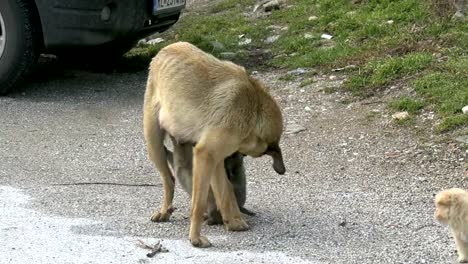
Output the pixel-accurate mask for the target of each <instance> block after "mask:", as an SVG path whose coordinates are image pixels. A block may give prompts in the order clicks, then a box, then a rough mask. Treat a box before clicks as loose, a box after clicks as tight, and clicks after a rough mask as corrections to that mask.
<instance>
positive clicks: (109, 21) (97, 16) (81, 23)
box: [36, 0, 185, 49]
mask: <svg viewBox="0 0 468 264" xmlns="http://www.w3.org/2000/svg"><path fill="white" fill-rule="evenodd" d="M36 4H37V8H38V11H39V14H40V18H41V25H42V30H43V35H44V45H45V48H46V49H54V48H64V47H83V46H96V45H103V44H106V43H110V42H113V41H116V40H119V39H125V40H137V39H139V38H143V37H145V36H147V35H150V34H152V33H155V32H161V31H164V30H165V29H167V28H168V27H170V26H171V25H173V24H174V23H176V22H177V20H178V19H179V15H180V12H181V10H182V9H183V8H184V7H185V6H179V7H176V8H171V9H166V10H163V11H161V12H159V13H156V14H153V1H152V0H133V1H128V0H111V1H109V0H68V1H63V0H62V1H51V0H36ZM109 11H110V12H109Z"/></svg>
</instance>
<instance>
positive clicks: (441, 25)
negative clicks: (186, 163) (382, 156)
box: [125, 0, 468, 131]
mask: <svg viewBox="0 0 468 264" xmlns="http://www.w3.org/2000/svg"><path fill="white" fill-rule="evenodd" d="M256 3H257V1H256V0H222V1H217V2H213V3H210V5H209V6H208V8H204V9H198V10H197V11H196V12H193V13H192V14H188V15H186V16H183V17H181V19H180V20H179V22H177V24H176V25H175V26H173V27H172V28H171V29H170V30H168V31H167V32H165V33H163V34H162V37H163V38H164V39H165V40H166V41H165V42H163V43H160V44H158V45H154V46H147V47H143V48H136V49H134V50H132V51H131V52H129V53H127V54H126V55H125V60H127V61H128V62H129V64H138V63H141V64H143V65H145V66H144V67H145V68H146V67H147V63H149V60H150V59H151V57H153V56H154V55H155V54H156V53H157V52H158V50H159V49H160V48H162V47H164V46H166V45H168V44H170V43H173V42H175V41H188V42H191V43H193V44H195V45H196V46H198V47H200V48H201V49H203V50H205V51H207V52H210V53H212V54H213V55H215V56H220V55H221V53H222V52H235V53H236V56H235V58H233V59H232V60H233V61H234V62H236V63H240V64H242V65H245V66H246V67H248V68H255V67H264V66H266V67H269V68H281V69H287V70H290V69H296V68H299V67H303V68H317V69H320V70H321V71H324V72H328V71H329V70H330V69H332V68H337V67H345V66H347V65H351V64H353V65H357V66H358V68H357V69H353V70H351V71H346V73H347V74H348V76H349V78H348V80H347V81H346V82H345V85H344V88H345V89H347V90H349V91H352V92H353V94H354V95H356V96H359V97H360V96H364V97H366V96H373V95H378V94H379V93H380V92H381V91H382V90H384V89H386V88H387V87H390V86H392V85H397V87H403V86H405V85H406V86H408V85H409V86H411V87H413V88H414V89H415V90H416V96H415V98H413V99H411V98H400V99H398V100H397V101H393V102H391V103H390V105H389V106H390V107H391V108H393V109H401V110H405V111H409V112H414V113H417V112H418V111H419V110H421V109H422V108H430V109H436V111H437V113H438V114H439V115H440V116H441V117H442V119H443V121H442V124H441V125H440V127H444V129H440V131H450V130H452V129H455V128H457V127H458V128H459V127H464V126H466V118H465V117H463V116H460V109H461V107H462V105H463V104H464V105H467V104H468V99H467V97H466V92H465V90H467V89H466V87H468V86H467V83H466V82H467V81H466V80H467V79H468V73H467V69H468V59H467V56H468V55H467V53H468V52H467V51H468V23H463V22H455V21H451V20H450V19H449V17H450V16H451V14H452V13H451V12H453V10H450V6H449V5H447V4H446V3H445V1H440V0H431V1H420V0H376V1H361V3H360V4H353V3H352V1H350V0H294V1H287V3H286V4H285V5H284V6H283V7H282V8H281V9H280V10H275V11H273V12H271V13H270V14H269V15H260V14H259V13H256V14H254V13H253V12H252V10H253V7H254V5H255V4H256ZM286 6H288V7H286ZM440 15H442V16H440ZM310 16H316V17H317V19H316V20H310V21H309V19H308V18H309V17H310ZM390 20H392V21H393V23H389V22H388V21H390ZM271 26H275V28H272V27H271ZM281 28H282V29H281ZM323 33H327V34H330V35H332V36H333V38H332V39H331V40H325V39H321V38H320V36H321V34H323ZM305 34H307V35H308V37H305ZM239 35H244V38H250V39H252V42H251V43H250V44H248V45H238V43H239V41H240V40H241V39H240V38H239ZM273 35H279V39H278V40H277V41H275V42H274V43H270V44H267V43H265V42H264V40H265V39H266V38H268V37H269V36H273ZM310 36H311V37H310ZM214 41H216V42H218V43H221V44H222V48H214V46H213V45H212V42H214ZM258 49H263V50H264V49H269V50H271V53H272V54H271V56H268V57H265V58H262V59H259V58H258V56H256V55H252V54H254V52H255V51H256V50H258ZM440 57H448V58H449V60H448V61H446V62H444V60H440V61H439V60H438V58H440ZM283 78H286V79H289V78H292V77H287V76H284V77H283ZM309 82H310V81H308V80H305V81H303V83H302V84H301V86H306V85H308V84H310V83H309Z"/></svg>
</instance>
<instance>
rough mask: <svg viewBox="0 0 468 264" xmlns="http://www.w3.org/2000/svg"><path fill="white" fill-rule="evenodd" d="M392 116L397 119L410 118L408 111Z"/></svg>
mask: <svg viewBox="0 0 468 264" xmlns="http://www.w3.org/2000/svg"><path fill="white" fill-rule="evenodd" d="M392 118H393V119H396V120H405V119H408V118H409V114H408V112H406V111H405V112H398V113H395V114H393V115H392Z"/></svg>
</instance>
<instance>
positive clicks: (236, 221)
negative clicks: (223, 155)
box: [211, 162, 249, 231]
mask: <svg viewBox="0 0 468 264" xmlns="http://www.w3.org/2000/svg"><path fill="white" fill-rule="evenodd" d="M211 186H212V188H213V193H214V195H215V198H216V205H217V206H218V208H219V210H220V211H221V215H222V217H223V222H224V225H225V227H226V229H227V230H229V231H244V230H247V229H249V226H248V224H247V223H246V222H245V220H244V219H243V218H242V215H241V212H240V210H239V205H238V204H237V199H236V196H235V194H234V188H233V186H232V184H231V183H230V182H229V180H228V178H227V175H226V170H225V169H224V163H223V162H221V163H219V164H218V165H217V166H216V172H215V174H214V175H213V177H212V178H211Z"/></svg>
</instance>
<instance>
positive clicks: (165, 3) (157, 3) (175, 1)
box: [153, 0, 185, 14]
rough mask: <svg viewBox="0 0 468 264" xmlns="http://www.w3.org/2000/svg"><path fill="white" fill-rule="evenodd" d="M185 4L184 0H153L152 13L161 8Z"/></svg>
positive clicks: (161, 9)
mask: <svg viewBox="0 0 468 264" xmlns="http://www.w3.org/2000/svg"><path fill="white" fill-rule="evenodd" d="M183 5H185V0H154V1H153V14H156V13H160V12H161V11H163V10H166V9H170V8H173V7H178V6H183Z"/></svg>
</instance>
